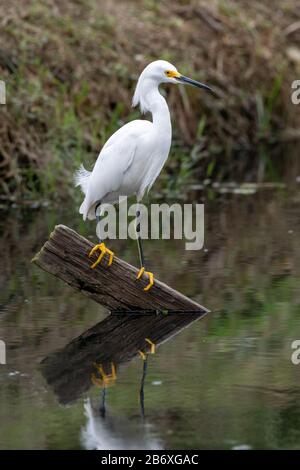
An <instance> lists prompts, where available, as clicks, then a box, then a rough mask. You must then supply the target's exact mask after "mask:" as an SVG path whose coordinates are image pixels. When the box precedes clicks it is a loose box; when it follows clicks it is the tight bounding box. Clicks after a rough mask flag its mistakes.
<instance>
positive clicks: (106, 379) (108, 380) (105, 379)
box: [91, 362, 117, 388]
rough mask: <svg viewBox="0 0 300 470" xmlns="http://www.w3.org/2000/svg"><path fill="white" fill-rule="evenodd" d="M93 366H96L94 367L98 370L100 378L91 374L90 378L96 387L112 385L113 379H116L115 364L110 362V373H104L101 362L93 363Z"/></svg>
mask: <svg viewBox="0 0 300 470" xmlns="http://www.w3.org/2000/svg"><path fill="white" fill-rule="evenodd" d="M94 367H96V369H97V370H98V372H99V374H100V378H98V377H96V375H95V374H92V375H91V380H92V382H93V384H94V385H97V387H102V388H103V387H104V388H106V387H109V386H110V385H113V384H114V383H115V381H116V379H117V373H116V366H115V365H114V363H113V362H112V363H111V373H110V374H106V372H104V369H103V366H102V364H96V363H94Z"/></svg>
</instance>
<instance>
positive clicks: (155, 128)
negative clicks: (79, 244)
mask: <svg viewBox="0 0 300 470" xmlns="http://www.w3.org/2000/svg"><path fill="white" fill-rule="evenodd" d="M181 77H182V76H181V75H180V74H179V73H178V71H177V69H176V68H175V67H174V66H173V65H172V64H170V63H169V62H166V61H163V60H158V61H155V62H152V63H151V64H149V65H148V66H147V67H146V68H145V69H144V71H143V72H142V74H141V75H140V78H139V80H138V83H137V86H136V90H135V94H134V97H133V106H137V105H138V104H139V105H140V108H141V112H142V113H145V112H148V111H150V112H151V114H152V122H151V121H147V120H136V121H132V122H129V123H128V124H126V125H124V126H123V127H122V128H120V129H119V130H118V131H117V132H115V133H114V134H113V135H112V136H111V137H110V138H109V139H108V141H107V142H106V144H105V145H104V147H103V148H102V150H101V152H100V154H99V156H98V159H97V161H96V164H95V166H94V168H93V171H92V172H88V171H86V170H85V169H84V167H83V166H81V167H80V169H79V170H78V171H77V173H76V175H75V182H76V186H80V187H81V189H82V191H83V193H84V194H85V198H84V201H83V203H82V205H81V207H80V209H79V212H80V214H82V215H83V219H84V220H85V219H86V218H89V219H94V218H95V206H96V205H97V204H98V203H99V202H101V203H104V204H105V203H112V204H114V203H116V202H117V201H118V200H119V196H130V195H132V194H136V196H137V198H138V200H141V198H142V197H143V194H144V192H145V191H146V190H147V189H148V190H149V189H150V188H151V186H152V185H153V183H154V181H155V180H156V178H157V177H158V175H159V173H160V172H161V170H162V167H163V165H164V163H165V161H166V160H167V158H168V154H169V150H170V145H171V136H172V129H171V121H170V113H169V109H168V106H167V103H166V101H165V99H164V98H163V96H162V95H161V94H160V93H159V90H158V87H159V85H160V84H161V83H163V82H165V83H167V82H170V83H178V82H180V81H181Z"/></svg>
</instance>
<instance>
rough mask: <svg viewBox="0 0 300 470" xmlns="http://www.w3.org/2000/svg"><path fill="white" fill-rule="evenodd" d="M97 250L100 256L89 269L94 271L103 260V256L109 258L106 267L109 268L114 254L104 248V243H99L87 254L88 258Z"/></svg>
mask: <svg viewBox="0 0 300 470" xmlns="http://www.w3.org/2000/svg"><path fill="white" fill-rule="evenodd" d="M98 250H99V251H100V255H99V257H98V259H97V260H96V261H95V263H94V264H92V266H91V268H92V269H94V268H95V267H96V266H97V265H98V264H99V263H101V261H102V259H103V258H104V256H105V255H106V254H107V255H108V256H109V260H108V263H107V266H111V264H112V262H113V259H114V253H113V251H111V250H109V249H108V248H106V246H105V243H104V242H101V243H99V244H97V245H95V246H94V248H92V250H91V251H90V253H89V258H90V257H91V256H92V255H93V254H94V253H95V252H96V251H98Z"/></svg>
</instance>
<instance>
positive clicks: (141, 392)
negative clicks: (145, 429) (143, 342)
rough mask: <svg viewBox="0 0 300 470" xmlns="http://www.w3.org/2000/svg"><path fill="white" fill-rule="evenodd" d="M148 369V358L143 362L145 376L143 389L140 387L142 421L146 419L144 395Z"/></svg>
mask: <svg viewBox="0 0 300 470" xmlns="http://www.w3.org/2000/svg"><path fill="white" fill-rule="evenodd" d="M147 367H148V356H146V358H145V359H144V360H143V375H142V380H141V387H140V405H141V416H142V419H145V394H144V387H145V380H146V375H147Z"/></svg>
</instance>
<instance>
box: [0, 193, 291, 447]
mask: <svg viewBox="0 0 300 470" xmlns="http://www.w3.org/2000/svg"><path fill="white" fill-rule="evenodd" d="M299 211H300V197H299V192H298V191H293V192H292V193H291V194H288V195H287V194H286V193H285V191H281V190H279V191H262V192H259V193H258V194H255V195H247V196H246V195H237V194H236V195H233V196H229V197H226V199H222V201H219V200H218V199H216V200H215V201H212V202H210V203H207V204H206V206H205V217H206V233H205V249H204V250H201V251H199V252H193V251H185V249H184V242H183V241H178V240H177V241H147V242H145V250H146V253H147V257H148V260H149V268H151V269H152V270H153V271H154V272H155V273H156V275H157V277H159V278H160V279H161V280H163V281H164V282H166V283H168V284H169V285H170V286H172V287H174V288H176V289H178V290H180V291H181V292H183V293H184V294H186V295H188V296H190V297H191V298H193V299H195V300H196V301H198V302H199V303H201V304H203V305H204V306H206V307H207V308H209V309H210V310H211V313H210V314H209V315H207V316H206V317H205V318H204V319H201V320H199V321H198V322H196V323H193V324H192V325H191V326H189V327H188V328H186V329H185V330H184V331H182V332H181V333H180V334H178V335H177V336H175V337H173V338H171V339H170V340H169V341H168V342H166V343H164V344H163V345H161V346H160V347H159V348H158V350H157V352H156V354H155V355H151V356H149V358H148V369H147V376H146V378H145V387H144V400H145V401H144V406H145V417H144V419H142V417H141V407H140V400H139V390H140V383H141V379H142V374H143V361H142V360H141V359H135V360H133V361H131V362H130V363H129V364H127V365H126V366H123V367H120V368H118V371H117V379H116V381H115V383H114V385H113V386H111V387H109V388H108V389H107V390H106V414H105V418H103V414H104V413H103V407H102V403H103V402H102V401H103V394H102V390H101V388H100V387H97V386H96V385H93V384H91V387H90V389H89V390H88V391H87V392H85V393H83V394H79V396H78V398H77V399H76V400H74V401H71V402H70V403H68V404H64V405H62V404H61V403H60V402H59V399H58V397H57V396H56V394H55V393H54V391H53V389H52V388H51V386H50V385H49V384H48V383H47V381H46V380H45V378H44V377H43V374H42V372H41V367H40V363H41V361H42V360H43V359H44V358H45V357H47V356H49V355H51V354H52V353H53V352H55V351H57V350H59V349H61V348H64V347H65V346H66V345H67V344H68V343H69V342H70V341H71V340H72V339H74V338H76V337H78V336H79V335H81V334H82V333H83V332H84V331H86V330H87V329H88V328H91V327H93V325H95V324H97V323H99V322H100V321H101V320H102V319H104V318H105V316H106V314H107V312H106V311H105V309H104V308H101V307H100V306H99V305H97V304H96V303H94V302H93V301H92V300H89V299H87V298H85V297H83V296H82V295H80V294H78V293H75V292H73V290H72V289H71V288H69V287H68V286H66V285H64V284H63V283H62V282H61V281H59V280H58V279H55V278H54V277H52V276H50V275H49V274H46V273H44V272H43V271H41V270H39V269H38V268H37V267H35V266H33V265H32V264H30V259H31V258H32V257H33V255H34V254H35V253H36V252H37V251H38V250H39V249H40V247H41V245H42V244H43V242H44V241H45V240H46V239H47V237H48V234H49V232H50V231H51V230H52V229H53V227H54V226H55V224H57V223H64V224H66V225H69V226H71V227H72V228H75V229H76V230H78V231H79V232H80V233H82V234H84V235H85V236H88V237H91V239H94V225H93V224H92V223H89V224H87V225H84V224H83V223H82V221H80V218H79V216H77V215H74V208H73V206H72V203H70V205H69V207H68V208H67V209H65V210H61V211H57V209H56V210H54V209H51V208H44V209H40V210H36V211H27V212H24V211H19V210H18V209H12V210H11V211H10V214H9V216H7V217H5V218H4V217H3V218H2V221H1V242H0V243H1V253H2V255H1V256H2V262H1V272H0V283H1V298H0V304H1V310H0V339H3V340H5V342H6V344H7V365H5V366H4V365H1V366H0V448H1V449H19V448H25V449H29V448H34V449H79V448H95V447H98V448H118V447H119V448H122V447H124V448H125V447H126V448H167V449H180V448H181V449H190V448H199V449H216V448H222V449H231V448H251V449H259V448H268V449H277V448H289V449H295V448H299V447H300V386H299V377H300V365H299V366H296V365H293V364H292V362H291V353H292V349H291V343H292V341H294V340H295V339H300V290H299V280H300V269H299V266H300V263H299V261H300V248H299V234H300V218H299ZM110 246H111V247H112V249H113V250H114V251H115V252H116V253H117V254H118V255H119V256H120V257H122V258H124V259H126V260H127V261H129V262H130V263H132V264H135V265H138V257H137V250H136V246H135V242H134V241H129V242H127V241H113V242H111V244H110Z"/></svg>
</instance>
